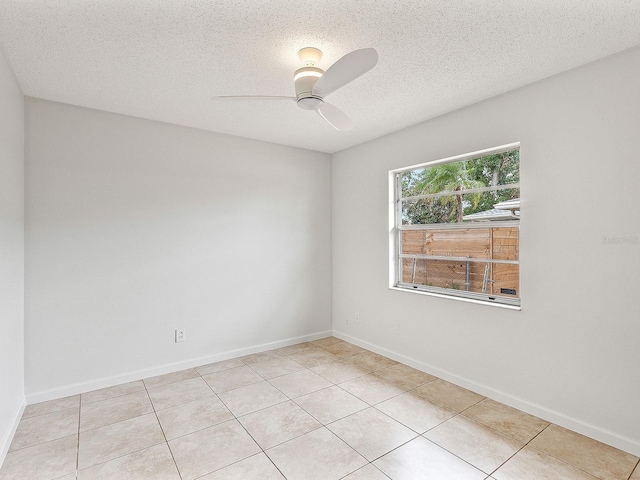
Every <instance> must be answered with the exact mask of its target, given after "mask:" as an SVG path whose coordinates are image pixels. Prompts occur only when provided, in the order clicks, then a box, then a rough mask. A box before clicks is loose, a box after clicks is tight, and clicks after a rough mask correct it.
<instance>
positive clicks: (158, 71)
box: [0, 0, 640, 152]
mask: <svg viewBox="0 0 640 480" xmlns="http://www.w3.org/2000/svg"><path fill="white" fill-rule="evenodd" d="M0 44H1V45H2V48H3V50H4V52H5V54H6V56H7V57H8V59H9V62H10V63H11V65H12V66H13V69H14V71H15V73H16V76H17V78H18V81H19V82H20V85H21V86H22V89H23V91H24V93H25V95H29V96H33V97H38V98H44V99H48V100H54V101H58V102H65V103H70V104H74V105H80V106H84V107H90V108H97V109H100V110H106V111H110V112H117V113H122V114H127V115H133V116H137V117H143V118H148V119H153V120H160V121H164V122H170V123H175V124H179V125H187V126H191V127H196V128H202V129H206V130H212V131H216V132H223V133H229V134H233V135H240V136H244V137H249V138H256V139H260V140H267V141H271V142H276V143H282V144H286V145H294V146H298V147H303V148H309V149H313V150H319V151H324V152H335V151H338V150H341V149H344V148H347V147H349V146H352V145H356V144H358V143H362V142H364V141H366V140H369V139H372V138H375V137H378V136H381V135H384V134H386V133H389V132H392V131H395V130H398V129H400V128H403V127H405V126H408V125H412V124H415V123H418V122H420V121H423V120H426V119H428V118H432V117H434V116H437V115H440V114H442V113H445V112H448V111H451V110H453V109H455V108H458V107H461V106H464V105H468V104H471V103H474V102H476V101H479V100H482V99H485V98H488V97H491V96H493V95H496V94H499V93H502V92H505V91H508V90H511V89H513V88H516V87H519V86H521V85H525V84H527V83H531V82H533V81H536V80H539V79H542V78H544V77H547V76H549V75H553V74H555V73H558V72H561V71H564V70H568V69H570V68H573V67H576V66H578V65H581V64H584V63H587V62H589V61H592V60H595V59H598V58H601V57H604V56H606V55H610V54H612V53H615V52H618V51H621V50H624V49H626V48H629V47H632V46H635V45H638V44H640V0H447V1H442V0H397V1H386V0H350V1H349V0H347V1H345V0H315V1H313V2H308V1H304V0H303V1H298V2H288V1H284V0H279V1H273V0H207V1H204V0H0ZM305 46H314V47H317V48H320V49H321V50H322V51H323V52H324V57H323V59H322V61H321V62H320V64H319V65H318V66H319V67H321V68H324V69H325V70H326V69H327V68H328V67H329V66H330V65H331V64H332V63H333V62H335V61H336V60H337V59H338V58H340V57H341V56H342V55H344V54H346V53H348V52H350V51H352V50H355V49H358V48H364V47H373V48H375V49H376V50H377V51H378V54H379V57H380V60H379V63H378V65H377V66H376V67H375V68H374V69H373V70H372V71H370V72H369V73H367V74H365V75H364V76H363V77H361V78H359V79H357V80H356V81H354V82H353V83H351V84H349V85H347V86H346V87H344V88H342V89H341V90H339V91H337V92H335V93H333V94H332V95H331V96H330V97H329V99H328V100H329V101H330V102H331V103H333V104H334V105H335V106H337V107H339V108H340V109H342V110H343V111H344V112H345V113H346V114H348V115H349V116H350V117H351V118H352V119H353V121H354V123H355V127H354V129H353V130H351V131H349V132H338V131H335V130H334V129H333V128H331V127H330V126H329V125H327V124H326V123H325V122H324V121H323V120H322V119H321V118H320V117H319V116H318V115H316V114H314V113H313V112H309V111H304V110H301V109H299V108H297V107H296V105H295V104H294V103H293V102H278V101H254V102H249V101H246V102H244V101H243V102H239V101H238V102H229V101H227V102H223V101H220V100H215V99H213V98H212V97H213V96H215V95H247V94H258V95H293V94H294V92H293V71H294V70H295V69H296V68H298V67H300V66H301V65H300V62H299V60H298V58H297V51H298V50H299V49H300V48H302V47H305Z"/></svg>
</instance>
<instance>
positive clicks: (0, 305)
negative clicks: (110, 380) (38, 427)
mask: <svg viewBox="0 0 640 480" xmlns="http://www.w3.org/2000/svg"><path fill="white" fill-rule="evenodd" d="M23 407H24V97H23V95H22V90H20V87H19V86H18V82H17V81H16V79H15V77H14V76H13V72H12V71H11V68H10V67H9V64H8V63H7V61H6V58H5V56H4V54H3V53H2V52H1V51H0V465H2V461H3V460H4V456H5V454H6V452H7V450H8V449H9V444H10V443H11V438H12V436H13V433H14V431H15V428H16V427H17V422H18V420H19V419H20V415H21V414H22V409H23Z"/></svg>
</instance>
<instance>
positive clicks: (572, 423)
mask: <svg viewBox="0 0 640 480" xmlns="http://www.w3.org/2000/svg"><path fill="white" fill-rule="evenodd" d="M333 335H334V336H335V337H337V338H340V339H342V340H345V341H347V342H349V343H353V344H355V345H358V346H360V347H362V348H366V349H367V350H371V351H372V352H375V353H378V354H380V355H384V356H385V357H389V358H391V359H393V360H396V361H398V362H401V363H404V364H405V365H409V366H410V367H413V368H416V369H417V370H421V371H423V372H425V373H429V374H431V375H435V376H436V377H439V378H442V379H443V380H446V381H448V382H451V383H454V384H456V385H459V386H461V387H464V388H466V389H468V390H471V391H473V392H476V393H479V394H480V395H483V396H485V397H488V398H491V399H492V400H495V401H497V402H500V403H504V404H505V405H508V406H510V407H513V408H517V409H518V410H522V411H523V412H526V413H529V414H530V415H535V416H536V417H539V418H542V419H544V420H546V421H548V422H551V423H555V424H556V425H559V426H561V427H564V428H567V429H569V430H573V431H574V432H578V433H580V434H582V435H585V436H587V437H590V438H593V439H594V440H598V441H600V442H602V443H606V444H607V445H611V446H612V447H615V448H619V449H620V450H623V451H625V452H628V453H631V454H632V455H636V456H640V443H639V442H638V441H636V440H633V439H630V438H627V437H624V436H622V435H618V434H616V433H615V432H611V431H608V430H605V429H603V428H600V427H596V426H593V425H590V424H588V423H585V422H583V421H581V420H578V419H575V418H573V417H571V416H570V415H566V414H563V413H560V412H556V411H554V410H551V409H549V408H546V407H543V406H541V405H537V404H535V403H531V402H529V401H527V400H524V399H522V398H518V397H514V396H513V395H509V394H508V393H505V392H501V391H499V390H495V389H493V388H490V387H487V386H486V385H482V384H479V383H476V382H473V381H471V380H468V379H466V378H463V377H459V376H457V375H454V374H452V373H450V372H447V371H445V370H441V369H439V368H436V367H434V366H433V365H429V364H427V363H424V362H421V361H418V360H416V359H414V358H410V357H407V356H405V355H402V354H400V353H397V352H394V351H392V350H388V349H386V348H383V347H380V346H378V345H374V344H372V343H369V342H365V341H363V340H360V339H358V338H355V337H352V336H351V335H348V334H346V333H342V332H339V331H337V330H334V331H333Z"/></svg>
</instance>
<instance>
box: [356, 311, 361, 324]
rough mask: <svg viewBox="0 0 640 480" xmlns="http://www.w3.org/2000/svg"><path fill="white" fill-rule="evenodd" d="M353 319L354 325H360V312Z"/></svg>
mask: <svg viewBox="0 0 640 480" xmlns="http://www.w3.org/2000/svg"><path fill="white" fill-rule="evenodd" d="M355 319H356V323H360V312H356V314H355Z"/></svg>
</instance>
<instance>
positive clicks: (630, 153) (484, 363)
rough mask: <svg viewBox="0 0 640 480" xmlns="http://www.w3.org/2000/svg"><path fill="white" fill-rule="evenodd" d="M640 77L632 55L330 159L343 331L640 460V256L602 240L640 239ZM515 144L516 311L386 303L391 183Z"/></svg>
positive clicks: (441, 302) (424, 300)
mask: <svg viewBox="0 0 640 480" xmlns="http://www.w3.org/2000/svg"><path fill="white" fill-rule="evenodd" d="M638 78H640V49H637V48H636V49H633V50H629V51H626V52H623V53H622V54H619V55H616V56H613V57H609V58H607V59H604V60H602V61H599V62H597V63H594V64H590V65H587V66H584V67H582V68H579V69H576V70H573V71H570V72H567V73H565V74H562V75H559V76H556V77H553V78H550V79H547V80H545V81H542V82H539V83H536V84H533V85H530V86H528V87H525V88H522V89H519V90H516V91H513V92H510V93H507V94H505V95H502V96H499V97H496V98H493V99H491V100H488V101H485V102H482V103H479V104H476V105H473V106H470V107H468V108H465V109H462V110H458V111H456V112H453V113H451V114H448V115H445V116H442V117H439V118H436V119H434V120H432V121H428V122H426V123H423V124H420V125H417V126H414V127H412V128H408V129H405V130H402V131H399V132H396V133H394V134H391V135H388V136H385V137H383V138H379V139H377V140H374V141H371V142H368V143H366V144H363V145H360V146H357V147H354V148H351V149H349V150H345V151H343V152H340V153H338V154H336V155H334V157H333V173H332V177H333V319H334V330H335V331H336V333H337V334H339V335H342V336H343V337H344V338H351V339H355V340H356V341H357V342H359V343H361V344H363V345H364V344H366V345H369V346H373V347H374V348H376V349H377V350H378V351H380V352H386V353H389V354H391V355H394V356H396V357H397V358H403V359H405V360H406V361H409V362H410V363H412V364H413V365H415V366H418V367H421V368H423V369H425V370H427V371H433V372H436V373H437V374H440V375H442V376H444V377H445V378H447V379H449V380H452V381H455V382H457V383H459V384H461V385H464V386H467V387H470V388H472V389H475V390H477V391H479V392H481V393H484V394H486V395H489V396H492V397H493V398H497V399H498V400H502V401H505V402H507V403H510V404H511V405H514V406H517V407H520V408H523V409H525V410H528V411H530V412H533V413H537V414H539V415H542V416H544V417H546V418H547V419H549V420H552V421H556V422H558V423H560V424H563V425H565V426H569V427H571V428H573V429H576V430H578V431H580V432H582V433H586V434H588V435H591V436H594V437H596V438H599V439H600V440H603V441H606V442H608V443H611V444H614V445H617V446H619V447H621V448H624V449H626V450H628V451H632V452H634V453H635V454H640V416H639V410H638V405H639V403H638V399H640V382H639V381H638V378H639V376H638V375H639V373H638V366H639V365H640V300H639V298H640V297H639V294H638V288H639V285H640V245H638V244H622V245H607V244H604V243H603V242H602V237H604V236H618V237H624V236H636V237H637V236H640V215H639V214H638V199H639V198H640V191H639V180H638V179H639V178H640V153H639V152H640V134H639V132H640V88H638V85H639V84H638ZM400 107H401V106H399V108H400ZM516 141H520V142H522V144H521V176H522V182H521V185H522V198H523V200H522V225H521V252H520V260H521V294H522V310H521V311H519V312H518V311H511V310H506V309H502V308H498V307H491V306H483V305H475V304H470V303H465V302H461V301H456V300H450V299H441V298H435V297H429V296H422V295H418V294H412V293H407V292H398V291H392V290H389V289H388V218H387V212H388V188H387V181H388V176H387V173H388V170H390V169H394V168H399V167H403V166H408V165H412V164H416V163H421V162H425V161H430V160H437V159H440V158H445V157H448V156H452V155H456V154H463V153H467V152H472V151H476V150H480V149H483V148H488V147H494V146H499V145H503V144H507V143H511V142H516ZM355 312H359V313H360V316H361V319H362V320H361V323H359V324H356V323H355V322H354V321H353V316H354V314H355ZM347 318H350V319H351V321H350V322H349V323H347V322H346V319H347ZM395 322H398V323H399V328H400V333H399V335H395V334H394V333H393V330H394V329H393V328H392V327H393V325H394V324H395Z"/></svg>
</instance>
